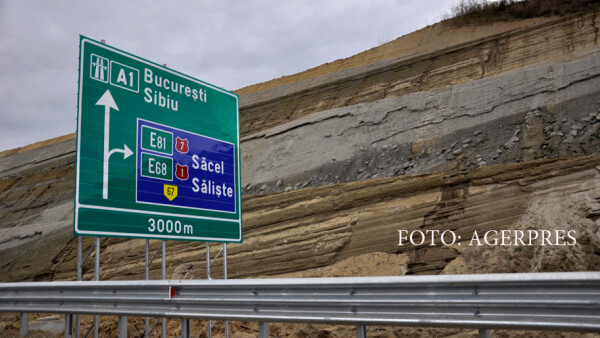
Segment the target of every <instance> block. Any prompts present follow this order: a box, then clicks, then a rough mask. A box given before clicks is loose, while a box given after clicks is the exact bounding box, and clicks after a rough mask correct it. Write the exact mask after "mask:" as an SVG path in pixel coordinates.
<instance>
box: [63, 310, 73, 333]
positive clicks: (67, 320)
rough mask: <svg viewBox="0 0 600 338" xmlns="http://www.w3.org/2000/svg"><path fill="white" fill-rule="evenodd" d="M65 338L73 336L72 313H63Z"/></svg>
mask: <svg viewBox="0 0 600 338" xmlns="http://www.w3.org/2000/svg"><path fill="white" fill-rule="evenodd" d="M65 338H73V314H72V313H67V314H65Z"/></svg>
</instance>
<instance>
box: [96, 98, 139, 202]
mask: <svg viewBox="0 0 600 338" xmlns="http://www.w3.org/2000/svg"><path fill="white" fill-rule="evenodd" d="M96 105H97V106H104V170H103V172H102V198H103V199H108V159H109V158H110V155H112V154H114V153H123V159H126V158H128V157H129V156H131V155H133V152H132V151H131V149H129V147H128V146H127V145H126V144H123V149H118V148H116V149H113V150H110V151H109V150H108V147H109V144H108V141H109V139H110V109H111V108H112V109H114V110H116V111H119V107H117V104H116V103H115V100H114V99H113V97H112V95H111V94H110V90H108V89H107V90H106V92H104V94H103V95H102V96H101V97H100V99H99V100H98V102H96Z"/></svg>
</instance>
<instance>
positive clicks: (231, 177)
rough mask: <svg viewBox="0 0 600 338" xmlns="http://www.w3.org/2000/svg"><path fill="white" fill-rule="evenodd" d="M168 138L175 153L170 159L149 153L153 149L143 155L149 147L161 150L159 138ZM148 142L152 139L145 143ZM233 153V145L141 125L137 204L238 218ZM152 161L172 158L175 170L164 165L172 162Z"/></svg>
mask: <svg viewBox="0 0 600 338" xmlns="http://www.w3.org/2000/svg"><path fill="white" fill-rule="evenodd" d="M143 127H146V128H144V129H145V131H147V130H148V129H147V128H152V130H155V131H156V133H153V134H152V135H151V133H148V132H142V128H143ZM169 133H170V134H172V137H171V138H168V137H167V138H165V140H166V141H167V142H169V147H172V152H171V153H172V155H171V156H168V155H167V156H165V152H164V151H162V152H158V151H152V150H149V149H148V148H151V149H152V147H146V146H145V147H144V149H142V145H147V144H149V143H150V142H152V144H158V142H159V138H158V137H160V135H165V134H169ZM157 135H158V136H157ZM144 137H153V138H152V139H151V140H150V139H149V140H144V139H143V138H144ZM160 142H163V140H162V139H160ZM234 150H235V147H234V145H233V144H232V143H228V142H223V141H220V140H216V139H213V138H210V137H206V136H202V135H199V134H194V133H190V132H188V131H185V130H181V129H176V128H172V127H169V126H165V125H162V124H158V123H154V122H150V121H146V120H142V119H138V124H137V152H136V154H137V169H136V172H137V174H136V176H137V182H136V183H137V187H136V200H137V202H138V203H149V204H158V205H167V206H174V207H181V208H193V209H202V210H212V211H221V212H229V213H235V212H236V204H235V202H236V196H235V192H236V189H235V183H236V182H235V178H236V174H235V166H234V163H235V162H234V161H235V156H234ZM142 154H145V155H144V156H142ZM153 155H160V156H161V158H172V159H173V161H172V168H167V169H165V168H164V163H170V162H169V161H156V160H155V161H150V160H148V158H152V159H154V158H157V157H152V156H153ZM142 158H144V160H143V159H142ZM149 173H153V174H149ZM167 173H172V176H170V175H167ZM165 177H171V180H165Z"/></svg>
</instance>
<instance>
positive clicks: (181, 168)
mask: <svg viewBox="0 0 600 338" xmlns="http://www.w3.org/2000/svg"><path fill="white" fill-rule="evenodd" d="M175 167H176V170H175V176H177V178H178V179H180V180H182V181H185V180H187V179H188V177H190V174H189V173H188V166H187V165H180V164H179V163H177V164H176V165H175Z"/></svg>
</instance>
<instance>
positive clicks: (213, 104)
mask: <svg viewBox="0 0 600 338" xmlns="http://www.w3.org/2000/svg"><path fill="white" fill-rule="evenodd" d="M240 180H241V173H240V131H239V98H238V96H237V95H236V94H234V93H231V92H228V91H226V90H223V89H221V88H218V87H216V86H213V85H210V84H208V83H206V82H202V81H200V80H197V79H194V78H192V77H190V76H187V75H184V74H181V73H178V72H176V71H173V70H171V69H168V68H166V67H163V66H160V65H158V64H156V63H153V62H150V61H147V60H145V59H142V58H139V57H137V56H134V55H131V54H129V53H126V52H123V51H121V50H119V49H116V48H114V47H110V46H108V45H106V44H103V43H100V42H97V41H94V40H92V39H89V38H86V37H83V36H81V37H80V46H79V93H78V120H77V171H76V177H75V220H74V230H73V231H74V234H75V235H85V236H107V237H133V238H148V239H178V240H198V241H218V242H241V241H242V203H241V181H240Z"/></svg>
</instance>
